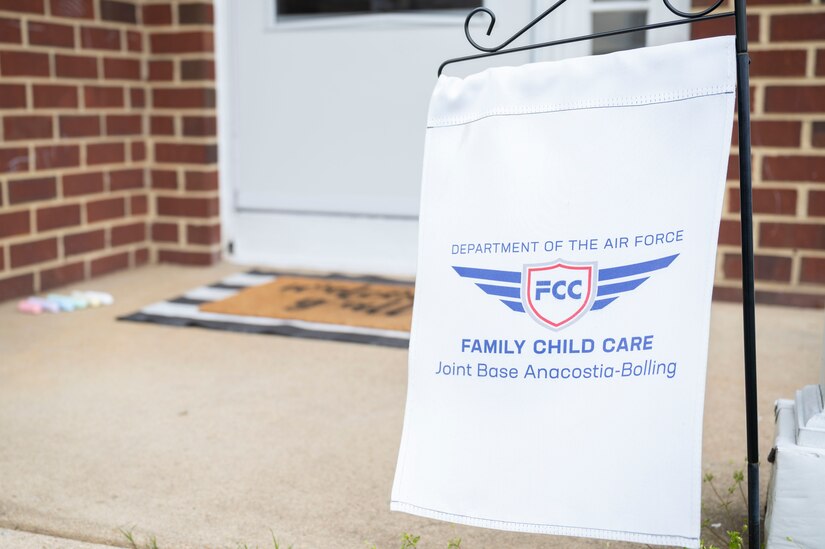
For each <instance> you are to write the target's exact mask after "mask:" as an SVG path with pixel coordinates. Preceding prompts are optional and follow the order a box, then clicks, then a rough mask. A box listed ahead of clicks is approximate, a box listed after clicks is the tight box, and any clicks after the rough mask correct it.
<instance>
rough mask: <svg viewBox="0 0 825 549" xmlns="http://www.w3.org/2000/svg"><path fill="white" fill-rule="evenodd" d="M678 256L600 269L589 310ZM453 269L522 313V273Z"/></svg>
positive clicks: (631, 287)
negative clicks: (594, 294)
mask: <svg viewBox="0 0 825 549" xmlns="http://www.w3.org/2000/svg"><path fill="white" fill-rule="evenodd" d="M677 257H679V254H674V255H669V256H666V257H660V258H658V259H652V260H650V261H643V262H641V263H633V264H631V265H622V266H619V267H608V268H606V269H599V274H598V285H597V287H596V300H595V301H594V302H593V306H592V307H591V308H590V310H591V311H598V310H599V309H604V308H605V307H607V306H608V305H610V304H611V303H613V302H614V301H616V300H617V299H618V298H619V297H621V294H623V293H625V292H630V291H632V290H635V289H636V288H638V287H639V286H641V285H642V284H643V283H644V282H645V280H647V279H648V278H650V276H649V273H652V272H654V271H659V270H661V269H664V268H666V267H668V266H669V265H670V264H671V263H673V261H674V260H675V259H676V258H677ZM453 269H454V270H455V272H457V273H458V274H459V276H461V277H462V278H469V279H472V280H474V281H477V282H476V286H478V287H479V288H481V290H482V291H484V293H486V294H487V295H491V296H493V297H496V298H498V299H499V301H501V302H502V303H504V304H505V305H507V307H509V308H510V309H511V310H513V311H516V312H519V313H523V312H524V306H523V305H522V304H521V272H519V271H496V270H492V269H475V268H472V267H456V266H453Z"/></svg>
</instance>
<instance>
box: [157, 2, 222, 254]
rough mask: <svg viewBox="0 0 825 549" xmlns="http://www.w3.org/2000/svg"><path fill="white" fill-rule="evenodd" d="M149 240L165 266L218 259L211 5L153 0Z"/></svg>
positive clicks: (216, 151)
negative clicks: (152, 210)
mask: <svg viewBox="0 0 825 549" xmlns="http://www.w3.org/2000/svg"><path fill="white" fill-rule="evenodd" d="M142 9H143V22H144V25H145V28H146V35H147V39H148V69H149V73H148V74H149V105H150V107H149V108H150V110H151V115H150V134H151V136H150V141H151V146H150V149H151V152H150V155H151V161H152V170H151V185H152V189H153V191H154V195H155V199H154V202H155V214H156V217H155V220H154V221H153V223H152V228H151V237H152V241H153V242H154V243H155V244H156V248H157V257H158V260H159V261H168V262H173V263H183V264H191V265H208V264H211V263H213V262H215V261H217V260H218V259H219V258H220V219H219V209H218V168H217V162H218V158H217V155H218V150H217V130H216V113H215V107H216V102H215V62H214V45H213V10H212V5H211V3H190V2H168V1H167V2H160V3H157V2H147V3H145V4H144V5H143V6H142Z"/></svg>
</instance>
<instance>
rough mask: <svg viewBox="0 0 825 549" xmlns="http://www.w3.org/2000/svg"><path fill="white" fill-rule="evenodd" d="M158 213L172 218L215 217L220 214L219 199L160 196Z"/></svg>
mask: <svg viewBox="0 0 825 549" xmlns="http://www.w3.org/2000/svg"><path fill="white" fill-rule="evenodd" d="M157 212H158V215H167V216H172V217H213V216H216V215H218V213H219V210H218V199H217V198H192V197H176V196H159V197H158V198H157Z"/></svg>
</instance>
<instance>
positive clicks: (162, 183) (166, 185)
mask: <svg viewBox="0 0 825 549" xmlns="http://www.w3.org/2000/svg"><path fill="white" fill-rule="evenodd" d="M151 179H152V188H153V189H177V188H178V176H177V174H176V173H175V172H173V171H172V170H152V177H151Z"/></svg>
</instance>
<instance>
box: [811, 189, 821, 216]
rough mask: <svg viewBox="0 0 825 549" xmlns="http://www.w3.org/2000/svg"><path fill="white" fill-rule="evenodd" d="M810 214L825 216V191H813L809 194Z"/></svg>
mask: <svg viewBox="0 0 825 549" xmlns="http://www.w3.org/2000/svg"><path fill="white" fill-rule="evenodd" d="M808 215H811V216H817V217H825V191H811V193H810V194H809V195H808Z"/></svg>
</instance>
